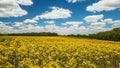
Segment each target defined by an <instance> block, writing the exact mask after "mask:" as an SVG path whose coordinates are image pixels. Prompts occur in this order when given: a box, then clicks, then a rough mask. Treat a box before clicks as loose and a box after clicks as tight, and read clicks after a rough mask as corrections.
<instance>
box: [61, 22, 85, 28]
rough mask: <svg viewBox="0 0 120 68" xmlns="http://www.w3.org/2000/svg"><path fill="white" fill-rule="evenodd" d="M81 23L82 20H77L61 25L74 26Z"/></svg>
mask: <svg viewBox="0 0 120 68" xmlns="http://www.w3.org/2000/svg"><path fill="white" fill-rule="evenodd" d="M81 24H83V22H78V21H73V22H65V23H62V25H71V26H74V27H77V26H79V25H81Z"/></svg>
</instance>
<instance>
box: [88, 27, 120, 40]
mask: <svg viewBox="0 0 120 68" xmlns="http://www.w3.org/2000/svg"><path fill="white" fill-rule="evenodd" d="M88 36H89V37H90V38H95V39H102V40H111V41H120V27H119V28H114V29H113V30H111V31H106V32H99V33H97V34H89V35H88Z"/></svg>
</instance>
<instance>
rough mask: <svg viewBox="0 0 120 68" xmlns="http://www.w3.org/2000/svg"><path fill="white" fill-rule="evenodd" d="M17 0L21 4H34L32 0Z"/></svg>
mask: <svg viewBox="0 0 120 68" xmlns="http://www.w3.org/2000/svg"><path fill="white" fill-rule="evenodd" d="M17 2H18V3H19V4H21V5H26V6H30V5H32V4H33V2H32V0H17Z"/></svg>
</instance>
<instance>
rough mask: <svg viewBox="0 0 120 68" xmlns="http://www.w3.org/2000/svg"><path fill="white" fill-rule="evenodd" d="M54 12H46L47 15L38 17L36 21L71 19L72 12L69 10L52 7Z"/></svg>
mask: <svg viewBox="0 0 120 68" xmlns="http://www.w3.org/2000/svg"><path fill="white" fill-rule="evenodd" d="M50 9H52V11H50V12H49V11H46V12H45V13H43V14H41V15H38V16H36V17H35V18H34V19H36V20H38V19H60V18H68V17H71V13H72V12H71V11H70V10H69V9H63V8H59V7H50Z"/></svg>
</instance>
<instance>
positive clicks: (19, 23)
mask: <svg viewBox="0 0 120 68" xmlns="http://www.w3.org/2000/svg"><path fill="white" fill-rule="evenodd" d="M21 25H23V23H22V22H14V25H13V26H15V27H20V26H21Z"/></svg>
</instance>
